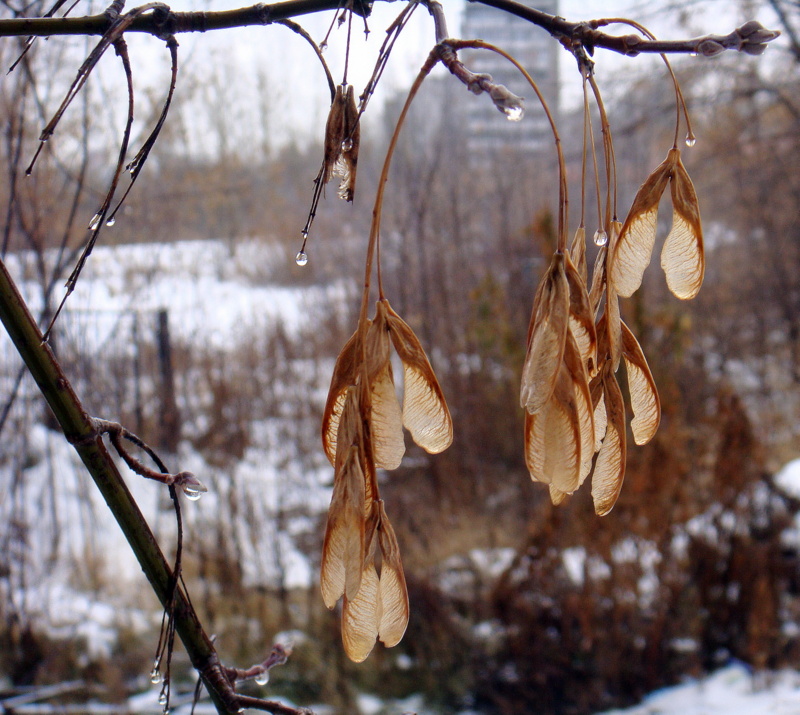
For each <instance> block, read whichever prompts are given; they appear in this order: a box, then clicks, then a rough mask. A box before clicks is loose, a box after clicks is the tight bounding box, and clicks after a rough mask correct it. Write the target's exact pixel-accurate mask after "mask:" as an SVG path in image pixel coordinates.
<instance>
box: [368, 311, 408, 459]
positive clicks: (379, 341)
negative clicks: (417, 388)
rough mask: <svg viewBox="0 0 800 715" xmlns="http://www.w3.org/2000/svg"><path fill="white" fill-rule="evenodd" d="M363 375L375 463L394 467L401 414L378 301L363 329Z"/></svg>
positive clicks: (399, 452)
mask: <svg viewBox="0 0 800 715" xmlns="http://www.w3.org/2000/svg"><path fill="white" fill-rule="evenodd" d="M366 348H367V351H366V352H367V375H368V376H369V387H370V393H371V400H370V401H371V405H372V419H371V422H370V426H371V434H372V448H373V456H374V458H375V466H376V467H381V468H382V469H397V468H398V467H399V466H400V463H401V462H402V461H403V455H404V454H405V451H406V445H405V442H404V440H403V413H402V411H401V410H400V402H399V400H398V399H397V393H396V391H395V385H394V376H393V375H392V363H391V360H390V359H389V326H388V324H387V321H386V308H385V307H384V305H383V302H382V301H379V302H378V305H377V308H376V311H375V319H374V320H373V321H372V324H371V325H370V327H369V331H368V332H367V345H366Z"/></svg>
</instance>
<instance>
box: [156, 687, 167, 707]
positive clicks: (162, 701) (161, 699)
mask: <svg viewBox="0 0 800 715" xmlns="http://www.w3.org/2000/svg"><path fill="white" fill-rule="evenodd" d="M158 704H159V705H161V706H162V707H163V706H164V705H166V704H167V694H166V693H165V692H163V691H162V692H161V694H160V695H159V696H158Z"/></svg>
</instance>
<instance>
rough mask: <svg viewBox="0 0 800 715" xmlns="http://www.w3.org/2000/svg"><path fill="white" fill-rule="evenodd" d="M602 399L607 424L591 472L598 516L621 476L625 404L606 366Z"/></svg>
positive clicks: (618, 487) (607, 509) (604, 511)
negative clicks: (592, 471)
mask: <svg viewBox="0 0 800 715" xmlns="http://www.w3.org/2000/svg"><path fill="white" fill-rule="evenodd" d="M602 379H603V399H604V402H605V406H606V415H607V417H608V425H607V427H606V433H605V437H604V438H603V444H602V446H601V447H600V452H599V453H598V455H597V461H596V462H595V465H594V473H593V475H592V499H593V500H594V510H595V513H597V515H598V516H605V515H606V514H608V512H610V511H611V509H612V508H613V507H614V504H616V502H617V497H619V492H620V490H621V489H622V481H623V479H624V478H625V454H626V445H625V404H624V402H623V401H622V392H621V391H620V389H619V385H618V384H617V378H616V377H614V374H613V373H612V372H611V370H610V369H608V368H607V369H606V370H605V372H604V374H603V378H602Z"/></svg>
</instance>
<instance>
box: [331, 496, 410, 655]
mask: <svg viewBox="0 0 800 715" xmlns="http://www.w3.org/2000/svg"><path fill="white" fill-rule="evenodd" d="M367 532H368V533H367V537H366V539H367V549H366V558H365V560H364V562H363V564H362V571H361V588H360V589H359V591H358V593H357V594H356V595H355V596H354V597H350V596H345V600H344V609H343V612H342V642H343V643H344V648H345V652H346V653H347V656H348V658H350V659H351V660H353V661H355V662H356V663H360V662H361V661H363V660H364V659H365V658H366V657H367V656H368V655H369V654H370V652H371V651H372V648H373V647H374V646H375V641H376V639H380V640H381V642H382V643H384V645H386V646H387V647H392V646H395V645H397V644H398V643H399V642H400V640H401V639H402V637H403V635H404V633H405V631H406V627H407V626H408V617H409V606H408V591H407V589H406V580H405V576H404V575H403V564H402V563H401V561H400V549H399V547H398V545H397V538H396V537H395V534H394V529H393V528H392V525H391V523H390V522H389V518H388V517H387V516H386V511H385V510H384V508H383V501H381V500H378V501H376V502H374V503H373V508H372V513H371V515H370V518H369V525H368V527H367ZM377 563H380V572H379V571H378V568H377V566H376V564H377Z"/></svg>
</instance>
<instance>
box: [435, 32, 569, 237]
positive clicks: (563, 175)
mask: <svg viewBox="0 0 800 715" xmlns="http://www.w3.org/2000/svg"><path fill="white" fill-rule="evenodd" d="M449 44H450V46H451V47H453V49H461V48H463V47H472V48H476V49H483V50H491V51H492V52H496V53H497V54H498V55H500V56H501V57H505V58H506V59H507V60H508V61H509V62H510V63H511V64H512V65H514V67H516V68H517V69H518V70H519V71H520V73H521V74H522V76H523V77H525V79H526V80H527V81H528V84H530V86H531V87H532V88H533V91H534V92H535V93H536V96H537V98H538V99H539V103H540V104H541V106H542V109H543V110H544V113H545V116H546V117H547V121H548V122H549V123H550V129H551V130H552V132H553V138H554V140H555V145H556V153H557V155H558V251H559V252H560V253H564V252H566V250H567V208H568V204H569V198H568V194H567V165H566V162H565V161H564V151H563V149H562V148H561V137H560V136H559V134H558V129H557V127H556V122H555V119H554V118H553V114H552V112H551V111H550V108H549V107H548V106H547V102H546V101H545V98H544V96H543V95H542V93H541V91H540V90H539V87H538V86H537V84H536V82H535V81H534V79H533V77H531V76H530V74H528V71H527V70H526V69H525V68H524V67H523V66H522V65H521V64H520V63H519V62H518V61H517V60H516V59H515V58H514V57H512V56H511V55H510V54H508V52H506V51H505V50H503V49H501V48H499V47H496V46H495V45H492V44H490V43H488V42H484V41H483V40H457V41H451V42H450V43H449Z"/></svg>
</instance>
